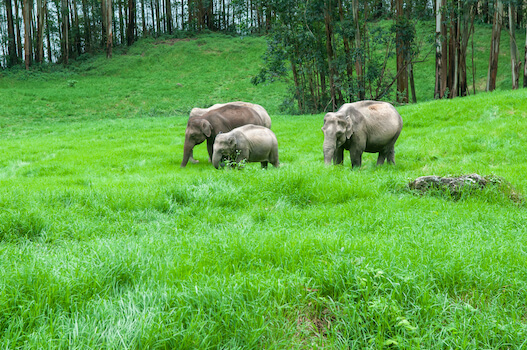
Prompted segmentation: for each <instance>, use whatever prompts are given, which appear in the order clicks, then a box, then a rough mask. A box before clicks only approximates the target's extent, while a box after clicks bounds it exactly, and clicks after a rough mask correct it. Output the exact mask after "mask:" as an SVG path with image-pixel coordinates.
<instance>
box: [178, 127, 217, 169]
mask: <svg viewBox="0 0 527 350" xmlns="http://www.w3.org/2000/svg"><path fill="white" fill-rule="evenodd" d="M212 129H213V128H212V125H211V124H210V122H209V121H208V120H206V119H200V118H190V119H189V121H188V124H187V129H186V130H185V144H184V146H183V161H182V162H181V167H185V166H186V165H187V163H188V160H189V158H190V157H191V156H192V150H193V149H194V146H196V145H199V144H200V143H202V142H203V141H205V140H206V139H207V138H208V137H210V136H211V135H212Z"/></svg>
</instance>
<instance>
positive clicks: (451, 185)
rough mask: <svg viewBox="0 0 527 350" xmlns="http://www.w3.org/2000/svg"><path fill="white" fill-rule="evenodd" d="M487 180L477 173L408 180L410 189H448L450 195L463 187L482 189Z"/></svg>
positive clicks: (422, 190)
mask: <svg viewBox="0 0 527 350" xmlns="http://www.w3.org/2000/svg"><path fill="white" fill-rule="evenodd" d="M488 183H489V181H488V180H487V179H485V178H484V177H483V176H481V175H478V174H469V175H461V176H458V177H440V176H435V175H431V176H421V177H418V178H417V179H415V180H414V181H412V182H410V183H409V184H408V186H409V187H410V189H412V190H417V191H421V192H426V191H428V190H430V189H439V190H448V191H449V192H450V193H451V194H452V195H458V194H459V193H460V192H461V191H462V190H463V189H467V188H468V189H482V188H484V187H485V186H487V184H488Z"/></svg>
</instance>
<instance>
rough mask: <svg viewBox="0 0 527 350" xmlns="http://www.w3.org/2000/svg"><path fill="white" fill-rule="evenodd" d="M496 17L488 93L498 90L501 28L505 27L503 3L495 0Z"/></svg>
mask: <svg viewBox="0 0 527 350" xmlns="http://www.w3.org/2000/svg"><path fill="white" fill-rule="evenodd" d="M494 5H495V9H494V17H493V20H492V36H491V41H490V55H489V69H488V74H487V89H486V90H487V91H493V90H494V89H496V79H497V75H498V58H499V53H500V38H501V28H502V25H503V1H502V0H495V3H494Z"/></svg>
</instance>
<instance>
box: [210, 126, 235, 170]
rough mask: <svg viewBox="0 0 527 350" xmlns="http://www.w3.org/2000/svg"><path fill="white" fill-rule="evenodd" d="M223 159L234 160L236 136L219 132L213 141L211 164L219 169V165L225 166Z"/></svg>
mask: <svg viewBox="0 0 527 350" xmlns="http://www.w3.org/2000/svg"><path fill="white" fill-rule="evenodd" d="M225 160H230V161H235V160H236V138H235V137H234V136H233V135H227V134H219V135H218V136H216V141H214V153H213V155H212V165H214V167H215V168H216V169H219V167H220V166H221V167H224V166H225V163H224V161H225Z"/></svg>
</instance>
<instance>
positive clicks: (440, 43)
mask: <svg viewBox="0 0 527 350" xmlns="http://www.w3.org/2000/svg"><path fill="white" fill-rule="evenodd" d="M445 4H446V0H436V83H435V91H434V97H435V98H443V97H444V96H445V91H446V87H447V55H448V51H447V45H446V34H447V33H446V24H445V23H444V22H445V15H444V13H443V7H444V6H445Z"/></svg>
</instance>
